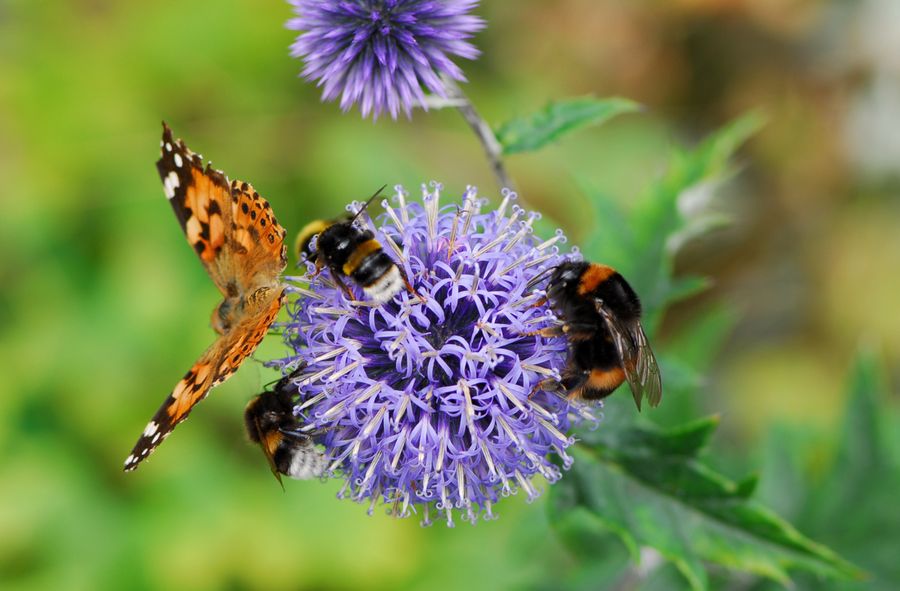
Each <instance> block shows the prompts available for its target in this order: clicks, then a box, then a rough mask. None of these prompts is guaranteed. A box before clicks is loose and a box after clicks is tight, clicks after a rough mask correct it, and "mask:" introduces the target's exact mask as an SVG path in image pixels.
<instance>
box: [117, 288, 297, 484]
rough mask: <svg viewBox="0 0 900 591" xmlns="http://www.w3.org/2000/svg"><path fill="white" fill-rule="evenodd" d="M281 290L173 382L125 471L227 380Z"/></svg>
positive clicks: (257, 338)
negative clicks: (179, 378) (173, 386)
mask: <svg viewBox="0 0 900 591" xmlns="http://www.w3.org/2000/svg"><path fill="white" fill-rule="evenodd" d="M283 296H284V289H283V288H281V289H280V290H279V291H277V292H276V293H274V294H273V295H272V297H271V301H270V302H269V303H268V306H267V307H266V308H265V309H262V310H261V311H260V313H259V314H257V315H253V316H248V317H246V318H244V319H243V320H242V321H241V322H240V323H238V324H237V325H236V326H234V328H233V329H232V330H230V331H228V332H227V333H226V334H224V335H222V336H221V337H219V338H218V339H217V340H216V342H215V343H213V344H212V346H211V347H210V348H209V349H207V350H206V352H204V353H203V355H201V356H200V359H199V360H197V362H196V363H195V364H194V365H193V366H192V367H191V369H190V370H188V372H187V373H186V374H185V375H184V377H183V378H182V379H181V381H179V382H178V384H176V386H175V389H174V390H173V391H172V393H171V394H170V395H169V397H168V398H166V400H165V401H164V402H163V404H162V406H160V407H159V410H157V411H156V414H155V415H153V418H152V419H151V420H150V422H149V423H147V427H146V428H145V429H144V432H143V433H142V434H141V436H140V438H139V439H138V441H137V443H136V444H135V445H134V448H133V449H132V450H131V454H129V456H128V458H127V459H126V460H125V470H126V471H130V470H134V469H135V468H137V466H138V464H140V462H142V461H143V460H144V459H146V458H147V456H149V455H150V454H151V453H152V452H153V450H155V449H156V448H157V447H158V446H159V444H160V443H162V442H163V440H164V439H165V438H166V437H168V436H169V434H170V433H171V432H172V430H173V429H174V428H175V426H176V425H177V424H178V423H180V422H181V421H183V420H185V419H186V418H187V417H188V414H190V412H191V410H192V409H193V408H194V406H196V404H197V403H198V402H200V401H201V400H203V399H204V398H205V397H206V395H207V394H209V391H210V390H211V389H212V388H213V387H215V386H217V385H218V384H221V383H222V382H224V381H225V380H227V379H228V378H229V377H231V375H232V374H233V373H234V372H235V371H237V368H238V367H239V366H240V365H241V363H242V362H243V361H244V359H246V358H247V357H248V356H249V355H250V354H251V353H253V351H254V350H255V349H256V347H257V345H259V343H260V342H261V341H262V340H263V337H265V336H266V332H267V331H268V330H269V326H270V325H271V324H272V322H274V321H275V317H276V316H277V315H278V310H279V309H280V308H281V300H282V298H283Z"/></svg>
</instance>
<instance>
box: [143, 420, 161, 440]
mask: <svg viewBox="0 0 900 591" xmlns="http://www.w3.org/2000/svg"><path fill="white" fill-rule="evenodd" d="M157 431H159V425H157V424H156V421H150V422H149V423H147V426H146V427H145V428H144V437H153V435H154V434H155V433H156V432H157Z"/></svg>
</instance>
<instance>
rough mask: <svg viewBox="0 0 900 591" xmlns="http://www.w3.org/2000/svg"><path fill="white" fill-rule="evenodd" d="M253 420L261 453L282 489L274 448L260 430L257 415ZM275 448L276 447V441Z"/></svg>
mask: <svg viewBox="0 0 900 591" xmlns="http://www.w3.org/2000/svg"><path fill="white" fill-rule="evenodd" d="M253 421H254V422H255V423H256V432H257V433H259V446H260V447H261V448H262V450H263V454H264V455H265V456H266V461H267V462H268V463H269V469H270V470H271V471H272V474H273V475H274V476H275V480H277V481H278V484H280V485H281V490H284V482H283V481H282V480H281V473H280V472H278V467H277V466H276V465H275V450H274V449H272V447H273V446H272V445H271V441H270V440H271V438H270V437H268V436H267V434H266V433H265V432H263V430H262V425H260V424H259V417H254V418H253ZM274 447H275V448H277V447H278V444H277V443H276V444H275V446H274Z"/></svg>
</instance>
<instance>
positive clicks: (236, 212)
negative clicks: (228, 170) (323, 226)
mask: <svg viewBox="0 0 900 591" xmlns="http://www.w3.org/2000/svg"><path fill="white" fill-rule="evenodd" d="M161 148H162V149H161V153H162V156H161V157H160V159H159V160H158V161H157V162H156V168H157V170H158V171H159V177H160V179H162V183H163V190H164V191H165V194H166V197H167V198H168V200H169V203H171V204H172V209H174V210H175V217H177V218H178V221H179V222H180V223H181V228H182V230H184V233H185V235H186V236H187V239H188V242H189V243H190V244H191V246H192V247H193V248H194V250H196V251H197V255H198V256H199V257H200V261H201V262H202V263H203V266H204V267H206V271H207V273H209V276H210V277H211V278H212V280H213V282H214V283H215V284H216V287H218V288H219V291H221V292H222V295H223V296H224V299H223V300H222V303H220V304H219V305H218V306H217V307H216V309H215V310H214V311H213V315H212V326H213V328H214V329H215V330H216V332H218V333H219V338H218V339H216V341H215V342H214V343H213V344H212V346H211V347H210V348H209V349H207V350H206V352H205V353H203V355H201V356H200V359H199V360H198V361H197V362H196V363H195V364H194V366H193V367H191V369H190V370H188V372H187V373H186V374H185V375H184V377H183V378H182V379H181V381H180V382H178V384H177V385H176V386H175V389H174V390H173V391H172V394H170V395H169V397H168V398H166V400H165V402H163V404H162V406H161V407H160V408H159V410H158V411H156V414H155V415H154V416H153V419H152V420H151V421H150V422H149V423H148V424H147V427H146V428H145V429H144V432H143V433H142V434H141V437H140V438H139V439H138V441H137V443H136V444H135V446H134V449H133V450H131V454H130V455H129V456H128V458H127V459H126V460H125V470H126V471H129V470H134V469H135V468H136V467H137V466H138V464H140V463H141V461H143V460H144V459H146V458H147V456H149V455H150V454H151V453H152V452H153V450H154V449H156V447H157V446H158V445H159V444H160V443H162V441H163V440H164V439H165V438H166V437H168V436H169V434H170V433H171V432H172V429H174V428H175V425H177V424H178V423H180V422H181V421H183V420H184V419H186V418H187V416H188V414H189V413H190V412H191V409H193V408H194V405H196V404H197V403H198V402H200V401H201V400H203V398H205V397H206V395H207V394H208V393H209V391H210V390H211V389H212V388H213V387H214V386H216V385H218V384H221V383H222V382H224V381H225V380H227V379H228V378H229V377H231V374H233V373H234V372H235V371H236V370H237V368H238V367H239V366H240V365H241V363H242V362H243V361H244V359H246V358H247V356H248V355H250V354H251V353H253V351H254V350H255V349H256V347H257V345H259V343H260V341H262V339H263V337H264V336H265V335H266V332H267V331H268V329H269V326H270V325H271V324H272V322H273V321H274V320H275V317H276V316H277V314H278V310H279V309H280V308H281V301H282V298H283V297H284V286H283V285H281V283H279V281H278V276H279V274H280V273H281V272H282V271H283V270H284V267H285V265H286V264H287V258H286V251H285V247H284V236H285V231H284V228H282V227H281V226H280V225H279V224H278V222H277V221H276V220H275V216H274V215H273V214H272V208H271V207H270V206H269V203H268V202H267V201H266V200H265V199H263V198H262V197H260V196H259V194H258V193H257V192H256V191H254V190H253V187H251V186H250V185H249V184H247V183H244V182H241V181H229V180H228V178H227V177H226V176H225V175H224V174H223V173H222V172H221V171H219V170H215V169H213V168H212V167H211V166H209V165H207V166H206V168H204V167H203V160H202V157H201V156H199V155H197V154H194V153H193V152H192V151H190V150H189V149H188V148H187V146H185V145H184V142H182V141H181V140H177V141H176V140H174V139H173V138H172V130H170V129H169V127H168V126H167V125H166V124H165V123H163V137H162V143H161Z"/></svg>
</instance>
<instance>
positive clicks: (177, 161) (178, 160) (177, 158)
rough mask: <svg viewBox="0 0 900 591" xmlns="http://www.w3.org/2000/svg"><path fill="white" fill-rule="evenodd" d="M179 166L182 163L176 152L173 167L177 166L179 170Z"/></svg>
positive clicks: (179, 155)
mask: <svg viewBox="0 0 900 591" xmlns="http://www.w3.org/2000/svg"><path fill="white" fill-rule="evenodd" d="M181 164H182V161H181V154H179V153H178V152H176V153H175V166H177V167H178V168H181Z"/></svg>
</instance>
